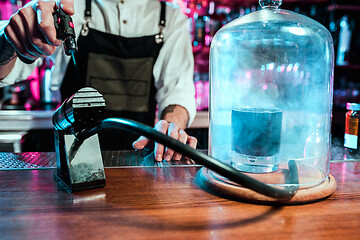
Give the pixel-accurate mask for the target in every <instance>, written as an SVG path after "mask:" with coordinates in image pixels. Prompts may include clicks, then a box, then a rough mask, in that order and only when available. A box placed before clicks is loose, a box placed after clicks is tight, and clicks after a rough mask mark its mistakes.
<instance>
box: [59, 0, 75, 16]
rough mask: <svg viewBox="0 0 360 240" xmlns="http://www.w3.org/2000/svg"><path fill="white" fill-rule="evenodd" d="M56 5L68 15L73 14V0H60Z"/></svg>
mask: <svg viewBox="0 0 360 240" xmlns="http://www.w3.org/2000/svg"><path fill="white" fill-rule="evenodd" d="M58 6H59V7H61V8H62V10H64V12H65V13H67V14H69V15H74V13H75V11H74V0H61V1H60V2H58Z"/></svg>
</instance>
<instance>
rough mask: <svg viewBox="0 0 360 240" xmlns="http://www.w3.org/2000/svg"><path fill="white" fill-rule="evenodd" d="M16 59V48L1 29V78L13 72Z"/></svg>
mask: <svg viewBox="0 0 360 240" xmlns="http://www.w3.org/2000/svg"><path fill="white" fill-rule="evenodd" d="M15 61H16V52H15V49H14V48H13V46H12V45H11V44H10V43H9V42H8V41H7V40H6V39H5V35H4V33H3V32H2V31H0V80H1V79H4V78H5V77H6V76H7V75H8V74H9V73H10V72H11V70H12V69H13V67H14V64H15Z"/></svg>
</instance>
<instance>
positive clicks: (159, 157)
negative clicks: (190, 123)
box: [133, 120, 197, 162]
mask: <svg viewBox="0 0 360 240" xmlns="http://www.w3.org/2000/svg"><path fill="white" fill-rule="evenodd" d="M154 129H155V130H157V131H159V132H161V133H164V134H166V135H168V136H170V137H172V138H174V139H176V140H179V141H180V142H182V143H184V144H188V145H189V146H190V147H192V148H194V149H195V148H196V145H197V139H196V138H195V137H192V136H189V135H187V133H186V132H185V131H184V130H183V129H181V128H179V127H178V126H177V124H175V123H169V122H167V121H165V120H160V121H159V122H158V123H157V124H156V125H155V127H154ZM151 143H152V141H151V140H150V139H148V138H146V137H144V136H141V137H140V138H139V139H138V140H136V141H135V142H134V143H133V147H134V148H135V149H139V150H140V149H143V148H144V147H146V146H149V145H150V144H151ZM154 154H155V160H156V161H158V162H161V161H163V160H166V161H170V160H171V159H173V160H180V159H181V157H182V155H181V154H180V153H177V152H174V150H172V149H170V148H167V147H165V146H164V145H162V144H159V143H157V142H156V143H155V146H154Z"/></svg>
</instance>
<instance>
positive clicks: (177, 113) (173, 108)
mask: <svg viewBox="0 0 360 240" xmlns="http://www.w3.org/2000/svg"><path fill="white" fill-rule="evenodd" d="M161 119H162V120H165V121H167V122H172V123H176V124H177V125H178V126H179V127H180V128H182V129H185V128H186V126H187V124H188V121H189V113H188V111H187V110H186V109H185V108H184V107H182V106H180V105H169V106H167V107H166V108H165V109H164V110H163V111H162V113H161Z"/></svg>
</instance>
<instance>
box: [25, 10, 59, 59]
mask: <svg viewBox="0 0 360 240" xmlns="http://www.w3.org/2000/svg"><path fill="white" fill-rule="evenodd" d="M19 16H20V17H21V19H22V22H23V24H24V29H25V31H26V37H27V41H28V42H29V44H28V45H30V46H31V47H30V46H28V49H30V50H29V51H30V53H31V54H32V55H34V56H36V57H43V58H45V57H47V56H50V55H52V54H53V53H54V52H55V49H56V47H55V46H52V45H49V44H48V43H47V41H46V40H45V38H44V36H43V35H42V34H41V32H40V31H39V29H38V28H37V27H36V25H37V24H36V16H35V13H34V11H33V9H32V8H23V9H21V10H20V11H19Z"/></svg>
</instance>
